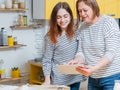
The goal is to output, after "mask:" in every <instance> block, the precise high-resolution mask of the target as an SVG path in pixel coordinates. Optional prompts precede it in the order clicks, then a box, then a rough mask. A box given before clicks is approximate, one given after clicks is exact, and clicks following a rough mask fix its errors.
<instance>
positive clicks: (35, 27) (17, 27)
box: [10, 24, 42, 30]
mask: <svg viewBox="0 0 120 90" xmlns="http://www.w3.org/2000/svg"><path fill="white" fill-rule="evenodd" d="M41 26H42V25H41V24H32V25H28V26H19V25H14V26H10V28H11V29H12V30H23V29H24V30H28V29H37V28H40V27H41Z"/></svg>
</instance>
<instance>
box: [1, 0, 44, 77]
mask: <svg viewBox="0 0 120 90" xmlns="http://www.w3.org/2000/svg"><path fill="white" fill-rule="evenodd" d="M26 7H27V8H28V10H27V11H26V12H25V13H21V12H0V28H1V27H5V29H6V30H7V33H8V34H9V35H11V34H12V35H13V36H14V37H17V41H18V43H20V44H25V45H27V46H24V47H21V48H17V49H10V50H4V51H1V50H0V59H3V60H4V64H3V67H4V68H5V69H6V77H10V75H11V73H10V70H11V68H12V67H15V66H17V67H19V68H20V70H21V74H26V73H28V72H29V65H28V61H29V60H32V59H35V58H41V57H42V52H43V49H42V47H43V37H44V35H45V33H46V27H45V26H44V25H42V26H41V28H38V29H30V30H11V29H10V28H9V26H12V25H14V24H15V23H16V22H15V21H16V20H17V19H18V15H19V14H26V15H27V16H28V21H29V20H30V21H31V18H32V16H31V0H26ZM40 23H42V24H44V21H41V22H40ZM29 24H30V23H29Z"/></svg>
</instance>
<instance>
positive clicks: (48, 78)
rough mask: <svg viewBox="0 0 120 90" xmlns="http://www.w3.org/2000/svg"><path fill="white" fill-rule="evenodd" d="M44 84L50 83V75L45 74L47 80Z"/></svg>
mask: <svg viewBox="0 0 120 90" xmlns="http://www.w3.org/2000/svg"><path fill="white" fill-rule="evenodd" d="M43 85H50V76H45V82H44V83H43Z"/></svg>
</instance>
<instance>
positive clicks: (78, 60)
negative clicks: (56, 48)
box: [67, 56, 84, 65]
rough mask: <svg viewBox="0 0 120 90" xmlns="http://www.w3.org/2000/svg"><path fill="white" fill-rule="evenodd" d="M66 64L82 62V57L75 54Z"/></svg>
mask: <svg viewBox="0 0 120 90" xmlns="http://www.w3.org/2000/svg"><path fill="white" fill-rule="evenodd" d="M67 64H70V65H71V64H72V65H73V64H84V61H83V59H81V57H80V56H76V57H75V58H74V59H73V60H71V61H69V62H68V63H67Z"/></svg>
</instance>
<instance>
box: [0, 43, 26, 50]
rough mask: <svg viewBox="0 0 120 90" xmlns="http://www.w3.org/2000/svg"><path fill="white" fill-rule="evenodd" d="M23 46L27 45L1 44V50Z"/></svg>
mask: <svg viewBox="0 0 120 90" xmlns="http://www.w3.org/2000/svg"><path fill="white" fill-rule="evenodd" d="M23 46H26V45H23V44H17V45H14V46H0V50H9V49H14V48H20V47H23Z"/></svg>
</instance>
